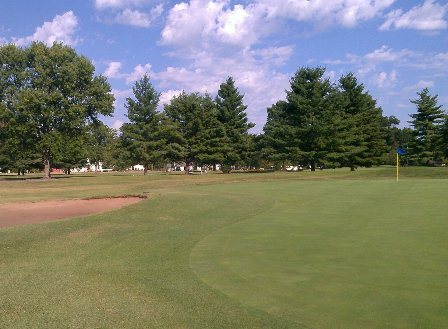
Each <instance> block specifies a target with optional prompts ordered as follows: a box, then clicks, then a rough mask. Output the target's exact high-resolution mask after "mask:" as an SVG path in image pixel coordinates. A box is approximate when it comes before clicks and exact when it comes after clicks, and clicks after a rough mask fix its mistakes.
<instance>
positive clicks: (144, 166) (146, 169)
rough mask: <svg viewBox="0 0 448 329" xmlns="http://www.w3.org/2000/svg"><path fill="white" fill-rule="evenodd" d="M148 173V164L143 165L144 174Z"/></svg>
mask: <svg viewBox="0 0 448 329" xmlns="http://www.w3.org/2000/svg"><path fill="white" fill-rule="evenodd" d="M147 173H148V165H147V164H145V165H143V175H146V174H147Z"/></svg>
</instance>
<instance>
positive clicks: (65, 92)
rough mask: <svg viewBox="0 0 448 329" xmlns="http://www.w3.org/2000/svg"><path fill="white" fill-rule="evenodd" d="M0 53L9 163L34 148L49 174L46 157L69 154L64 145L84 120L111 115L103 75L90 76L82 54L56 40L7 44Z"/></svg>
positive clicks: (76, 137)
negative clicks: (44, 42) (9, 149)
mask: <svg viewBox="0 0 448 329" xmlns="http://www.w3.org/2000/svg"><path fill="white" fill-rule="evenodd" d="M0 56H1V59H2V63H4V64H3V65H2V70H1V79H0V80H1V82H0V101H1V104H2V107H1V109H0V112H1V113H0V117H1V118H5V117H9V120H10V122H11V123H10V124H9V125H8V127H7V129H9V132H8V133H7V135H8V138H9V139H12V140H13V141H12V142H10V144H13V145H15V146H16V147H15V148H13V149H12V152H11V153H12V154H11V156H12V160H11V161H12V162H18V161H19V160H18V159H20V157H21V156H22V155H23V154H24V153H26V150H27V151H29V152H32V153H33V154H34V153H35V151H38V152H39V153H40V154H41V156H42V159H43V164H44V166H45V177H47V178H49V177H50V167H51V161H53V160H55V159H57V158H58V157H59V158H63V157H64V155H63V154H58V152H59V151H62V152H66V153H68V154H74V152H75V148H74V147H70V149H71V150H70V151H68V148H67V147H66V146H67V145H72V146H73V145H74V144H73V143H75V141H76V140H79V138H81V137H80V136H81V135H82V133H83V132H84V131H85V129H84V128H85V127H86V126H87V124H88V122H92V121H95V120H97V117H98V115H100V114H101V115H110V114H111V113H112V111H113V106H112V103H113V99H114V98H113V96H112V94H111V93H110V86H109V84H108V83H107V82H106V79H105V78H104V77H102V76H94V71H95V68H94V67H93V65H92V63H91V62H90V61H89V60H88V59H87V58H85V57H84V56H80V55H78V54H76V52H75V51H74V50H73V49H72V48H70V47H68V46H65V45H62V44H59V43H54V44H53V45H52V46H51V47H47V46H46V45H45V44H43V43H40V42H34V43H32V44H31V45H30V46H29V47H28V48H19V47H16V46H14V45H7V46H3V47H0ZM14 139H18V140H20V141H21V142H20V143H17V142H15V141H14ZM28 141H32V143H28ZM23 143H24V144H25V145H21V144H23ZM64 144H65V145H64ZM75 153H77V154H78V153H79V152H75Z"/></svg>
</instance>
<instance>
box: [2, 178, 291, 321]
mask: <svg viewBox="0 0 448 329" xmlns="http://www.w3.org/2000/svg"><path fill="white" fill-rule="evenodd" d="M228 186H229V187H231V185H228ZM196 190H197V188H196V187H194V186H193V187H188V188H187V189H186V190H185V191H184V192H185V193H181V194H166V195H164V196H163V197H157V196H155V197H153V198H152V199H150V200H146V201H143V202H142V203H141V204H138V205H133V206H131V207H129V208H127V209H122V210H119V211H116V212H113V213H109V214H104V215H98V216H91V217H88V218H79V219H75V220H71V221H67V222H57V223H56V222H55V223H48V224H43V225H32V226H28V227H20V228H10V229H7V230H1V231H0V235H1V236H0V241H1V242H0V250H2V254H1V258H0V277H1V280H0V290H1V291H2V299H1V301H0V318H1V319H2V321H1V325H0V327H1V326H3V327H5V328H29V327H33V328H61V327H76V328H83V327H86V328H87V327H88V328H92V327H99V328H106V327H107V328H110V327H114V328H148V327H151V328H184V327H186V328H205V327H207V328H266V327H269V328H276V327H278V328H290V327H291V324H292V323H291V322H289V321H287V320H283V319H281V318H277V317H275V316H272V315H269V314H267V313H264V312H263V311H260V310H257V309H253V308H250V307H249V308H247V307H242V306H241V305H240V304H239V303H238V302H234V301H232V300H230V299H228V298H227V297H226V296H225V295H223V294H221V293H219V292H216V291H215V290H213V289H210V288H209V287H208V286H206V285H204V284H203V282H202V281H200V280H198V279H197V277H196V276H195V275H194V273H193V272H192V271H191V269H190V265H189V255H190V251H191V248H192V247H193V246H194V244H195V243H196V242H197V241H198V240H200V239H201V238H202V237H204V236H206V235H207V234H209V233H210V232H211V231H213V230H216V229H217V228H219V227H222V226H226V225H228V224H229V223H231V222H232V221H235V220H238V218H244V217H245V216H248V215H250V214H251V213H252V212H253V211H254V209H260V208H263V207H264V205H263V204H262V203H261V202H260V201H259V200H256V199H253V198H251V197H250V196H249V197H247V198H246V199H245V201H244V202H243V201H242V200H240V199H239V198H237V197H234V196H232V195H230V194H229V195H226V196H218V195H214V194H213V193H209V192H205V193H204V192H202V191H201V194H202V196H201V197H199V198H198V196H197V195H196V194H195V191H196ZM190 194H191V195H190ZM204 194H205V195H204ZM246 201H248V203H246ZM5 250H6V252H4V251H5Z"/></svg>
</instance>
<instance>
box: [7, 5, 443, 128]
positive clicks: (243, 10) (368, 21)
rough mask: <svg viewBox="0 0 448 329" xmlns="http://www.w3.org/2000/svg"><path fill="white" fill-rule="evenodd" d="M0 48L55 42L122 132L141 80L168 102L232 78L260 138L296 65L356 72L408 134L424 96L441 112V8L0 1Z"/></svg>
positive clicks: (338, 72) (212, 90) (336, 72)
mask: <svg viewBox="0 0 448 329" xmlns="http://www.w3.org/2000/svg"><path fill="white" fill-rule="evenodd" d="M0 4H1V8H2V10H1V12H0V43H3V44H4V43H9V42H13V43H15V44H17V45H20V46H26V45H27V44H29V43H30V42H31V41H34V40H39V41H43V42H46V43H47V44H51V43H52V42H54V41H61V42H64V43H66V44H69V45H71V46H73V47H74V48H75V49H76V50H77V51H78V53H80V54H83V55H85V56H87V57H88V58H90V59H91V60H92V61H93V63H94V64H95V66H96V70H97V73H98V74H104V75H105V76H107V77H108V80H109V82H110V84H111V85H112V88H113V92H114V94H115V97H116V102H115V106H116V107H115V116H114V118H107V119H106V120H105V122H106V123H108V124H109V125H111V126H114V127H119V126H120V124H121V123H122V122H123V121H126V116H125V111H124V106H123V104H124V102H125V98H126V97H129V96H131V95H132V85H133V83H134V82H135V81H136V80H137V79H139V78H140V77H141V76H142V75H143V74H145V73H146V72H147V73H148V74H149V75H150V77H151V80H152V82H153V83H154V85H155V86H156V88H157V89H158V90H159V91H160V92H161V93H162V97H161V100H162V102H169V100H170V99H171V97H172V96H173V95H176V94H178V93H179V92H180V91H182V90H185V91H186V92H193V91H198V92H208V93H210V94H211V95H213V96H214V95H215V94H216V91H217V89H218V87H219V84H220V83H221V82H223V81H224V80H225V79H226V77H228V76H233V77H234V79H235V81H236V85H237V87H238V88H239V90H240V91H241V92H242V93H244V95H245V97H244V101H245V103H246V104H247V105H248V116H249V119H250V120H251V121H252V122H254V123H256V124H257V126H256V128H255V129H254V132H260V131H261V130H262V128H263V124H264V122H265V118H266V108H267V107H268V106H270V105H271V104H272V103H274V102H276V101H277V100H279V99H282V98H284V97H285V89H288V86H289V79H290V78H291V76H292V75H293V74H294V72H295V71H297V69H299V68H300V67H302V66H324V67H326V69H327V74H328V77H330V78H331V79H332V80H333V81H336V80H337V79H338V78H339V77H340V76H341V74H346V73H348V72H354V73H355V74H356V76H357V77H358V80H359V81H360V82H362V83H364V84H365V86H366V88H367V90H368V91H369V92H370V93H371V94H372V95H373V96H374V97H375V98H376V99H377V101H378V103H379V105H380V106H381V107H382V108H383V111H384V113H385V115H394V116H396V117H398V118H399V119H400V120H401V125H402V126H406V125H407V123H406V122H407V121H408V120H409V113H413V112H415V108H414V107H413V105H412V104H411V103H410V102H409V99H414V98H415V95H416V92H417V91H420V90H421V89H422V88H424V87H428V88H429V90H430V92H431V93H432V94H438V95H439V101H440V103H441V104H442V105H444V107H445V109H447V108H448V87H447V86H448V3H447V1H446V0H237V1H232V0H190V1H185V2H180V1H160V0H77V1H67V0H40V1H33V0H28V1H25V0H24V1H7V0H0Z"/></svg>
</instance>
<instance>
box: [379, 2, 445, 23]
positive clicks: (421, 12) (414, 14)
mask: <svg viewBox="0 0 448 329" xmlns="http://www.w3.org/2000/svg"><path fill="white" fill-rule="evenodd" d="M447 12H448V4H445V5H440V4H438V3H437V2H435V1H434V0H426V1H425V2H424V3H423V4H422V5H421V6H415V7H413V8H411V9H410V10H409V11H408V12H403V10H401V9H397V10H394V11H392V12H390V13H389V14H387V19H386V21H385V22H384V23H383V25H381V26H380V30H383V31H384V30H391V29H414V30H422V31H431V30H443V29H446V28H448V22H447V21H446V20H445V15H446V14H447Z"/></svg>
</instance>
